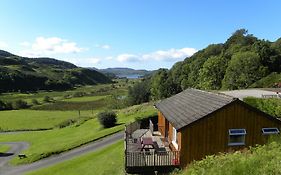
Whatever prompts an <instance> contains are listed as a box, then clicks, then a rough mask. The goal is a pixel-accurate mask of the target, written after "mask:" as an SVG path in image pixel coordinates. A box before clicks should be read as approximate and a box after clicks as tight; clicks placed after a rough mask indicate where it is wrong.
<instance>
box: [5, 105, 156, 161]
mask: <svg viewBox="0 0 281 175" xmlns="http://www.w3.org/2000/svg"><path fill="white" fill-rule="evenodd" d="M117 115H118V124H119V125H117V126H115V127H112V128H109V129H103V128H102V127H101V126H100V124H99V122H98V120H97V119H96V118H94V119H91V120H88V121H87V122H85V123H83V124H81V125H78V126H77V125H71V126H69V127H66V128H62V129H54V130H49V131H36V132H26V133H17V134H7V135H1V137H0V142H5V141H27V142H29V143H30V144H31V145H30V147H29V148H28V149H27V150H25V151H24V154H26V155H27V158H25V159H19V158H17V157H16V158H14V159H13V160H12V163H13V164H23V163H31V162H34V161H37V160H39V159H42V158H44V157H48V156H50V155H52V154H57V153H60V152H64V151H67V150H70V149H73V148H75V147H78V146H80V145H83V144H85V143H88V142H90V141H93V140H96V139H99V138H101V137H104V136H107V135H110V134H112V133H115V132H118V131H121V130H124V124H125V123H128V122H132V121H134V120H135V118H136V117H146V116H152V115H156V110H155V109H154V108H153V106H152V104H143V105H137V106H132V107H129V108H126V109H122V110H119V111H118V112H117ZM50 145H51V146H50Z"/></svg>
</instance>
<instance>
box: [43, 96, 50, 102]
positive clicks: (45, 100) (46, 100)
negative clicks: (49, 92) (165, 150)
mask: <svg viewBox="0 0 281 175" xmlns="http://www.w3.org/2000/svg"><path fill="white" fill-rule="evenodd" d="M43 101H44V102H46V103H48V102H51V101H52V98H51V97H49V96H45V97H44V99H43Z"/></svg>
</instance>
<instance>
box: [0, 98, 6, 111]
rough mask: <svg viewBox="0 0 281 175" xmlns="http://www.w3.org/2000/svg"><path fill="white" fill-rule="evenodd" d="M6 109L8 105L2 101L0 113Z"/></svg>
mask: <svg viewBox="0 0 281 175" xmlns="http://www.w3.org/2000/svg"><path fill="white" fill-rule="evenodd" d="M5 109H6V104H5V103H4V102H3V101H1V100H0V111H2V110H5Z"/></svg>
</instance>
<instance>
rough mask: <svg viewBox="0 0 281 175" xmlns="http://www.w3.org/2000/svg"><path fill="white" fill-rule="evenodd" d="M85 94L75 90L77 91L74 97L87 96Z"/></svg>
mask: <svg viewBox="0 0 281 175" xmlns="http://www.w3.org/2000/svg"><path fill="white" fill-rule="evenodd" d="M85 95H86V93H85V92H75V93H74V94H73V97H83V96H85Z"/></svg>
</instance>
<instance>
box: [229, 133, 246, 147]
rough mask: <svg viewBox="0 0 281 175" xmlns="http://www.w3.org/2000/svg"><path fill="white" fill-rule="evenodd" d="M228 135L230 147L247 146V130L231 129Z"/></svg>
mask: <svg viewBox="0 0 281 175" xmlns="http://www.w3.org/2000/svg"><path fill="white" fill-rule="evenodd" d="M228 133H229V140H228V145H229V146H239V145H245V135H246V134H247V133H246V130H245V129H229V130H228Z"/></svg>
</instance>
